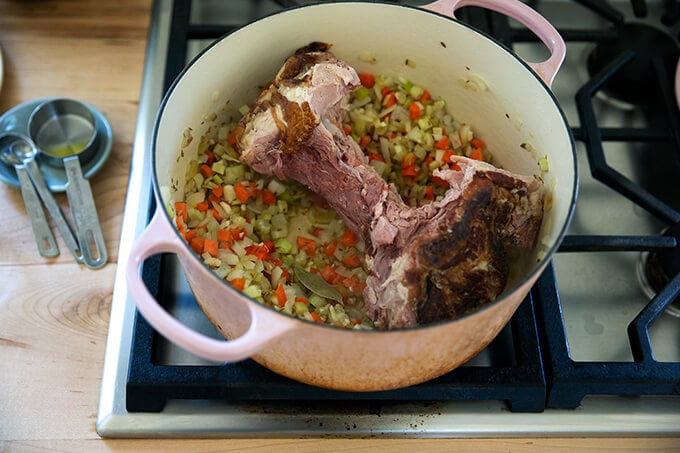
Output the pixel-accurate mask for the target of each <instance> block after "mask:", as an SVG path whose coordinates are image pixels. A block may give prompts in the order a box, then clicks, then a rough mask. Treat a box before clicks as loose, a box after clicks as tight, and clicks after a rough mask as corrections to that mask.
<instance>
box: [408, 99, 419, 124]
mask: <svg viewBox="0 0 680 453" xmlns="http://www.w3.org/2000/svg"><path fill="white" fill-rule="evenodd" d="M421 115H422V111H421V109H420V104H418V103H417V102H411V105H409V107H408V116H409V118H411V119H412V120H417V119H419V118H420V116H421Z"/></svg>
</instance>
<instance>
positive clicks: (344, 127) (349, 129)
mask: <svg viewBox="0 0 680 453" xmlns="http://www.w3.org/2000/svg"><path fill="white" fill-rule="evenodd" d="M342 131H343V132H344V133H345V135H349V134H351V133H352V126H350V125H349V124H343V125H342Z"/></svg>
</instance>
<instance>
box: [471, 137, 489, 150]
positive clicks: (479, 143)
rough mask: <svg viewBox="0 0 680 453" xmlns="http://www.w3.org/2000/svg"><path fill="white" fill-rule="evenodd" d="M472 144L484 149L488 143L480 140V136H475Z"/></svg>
mask: <svg viewBox="0 0 680 453" xmlns="http://www.w3.org/2000/svg"><path fill="white" fill-rule="evenodd" d="M470 145H471V146H472V147H473V148H482V149H484V148H486V143H484V140H480V139H478V138H473V139H472V140H470Z"/></svg>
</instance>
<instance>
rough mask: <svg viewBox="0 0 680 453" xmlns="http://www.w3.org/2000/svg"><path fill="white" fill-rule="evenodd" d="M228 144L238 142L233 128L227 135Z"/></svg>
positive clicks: (232, 144) (231, 144)
mask: <svg viewBox="0 0 680 453" xmlns="http://www.w3.org/2000/svg"><path fill="white" fill-rule="evenodd" d="M227 144H229V146H234V145H235V144H236V134H235V133H234V131H233V130H231V131H229V135H228V136H227Z"/></svg>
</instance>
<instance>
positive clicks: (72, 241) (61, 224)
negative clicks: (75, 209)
mask: <svg viewBox="0 0 680 453" xmlns="http://www.w3.org/2000/svg"><path fill="white" fill-rule="evenodd" d="M24 166H25V167H26V170H28V175H29V176H30V178H31V181H32V182H33V185H34V186H35V189H36V190H37V191H38V195H40V199H41V200H42V201H43V203H44V204H45V207H46V208H47V212H49V214H50V216H52V220H53V221H54V224H55V226H56V227H57V230H58V231H59V234H61V237H62V239H63V240H64V242H65V243H66V246H67V247H68V249H69V250H70V251H71V253H72V254H73V257H74V258H75V259H76V261H77V262H78V263H83V262H84V258H83V254H82V251H81V250H80V246H79V245H78V242H77V241H76V238H75V236H74V235H73V231H72V230H71V227H70V226H69V225H68V223H67V222H66V219H65V218H64V214H62V212H61V208H60V207H59V204H58V203H57V200H56V199H55V198H54V195H52V192H50V189H49V188H48V187H47V184H46V183H45V178H43V175H42V173H40V169H39V168H38V164H36V163H35V160H32V159H31V160H27V161H26V162H24Z"/></svg>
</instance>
